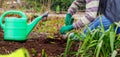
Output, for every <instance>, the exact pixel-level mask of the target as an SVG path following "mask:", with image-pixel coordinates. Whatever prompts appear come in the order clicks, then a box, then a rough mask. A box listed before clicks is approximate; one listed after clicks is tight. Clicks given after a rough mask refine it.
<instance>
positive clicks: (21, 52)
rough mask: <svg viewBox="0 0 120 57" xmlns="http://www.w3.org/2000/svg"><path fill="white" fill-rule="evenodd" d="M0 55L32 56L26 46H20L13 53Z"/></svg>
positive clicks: (12, 56) (0, 56) (11, 56)
mask: <svg viewBox="0 0 120 57" xmlns="http://www.w3.org/2000/svg"><path fill="white" fill-rule="evenodd" d="M0 57H30V55H29V52H28V51H27V50H26V49H25V48H20V49H17V50H16V51H14V52H13V53H11V54H7V55H0Z"/></svg>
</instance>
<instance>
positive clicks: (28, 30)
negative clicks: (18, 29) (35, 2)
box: [27, 12, 48, 36]
mask: <svg viewBox="0 0 120 57" xmlns="http://www.w3.org/2000/svg"><path fill="white" fill-rule="evenodd" d="M47 16H48V12H45V13H44V14H42V15H41V16H38V17H37V18H35V19H34V20H33V21H32V22H31V23H29V24H28V27H27V36H28V35H29V33H30V32H31V31H32V29H33V28H34V27H35V26H36V24H37V23H38V22H39V21H40V20H41V19H42V18H44V17H47Z"/></svg>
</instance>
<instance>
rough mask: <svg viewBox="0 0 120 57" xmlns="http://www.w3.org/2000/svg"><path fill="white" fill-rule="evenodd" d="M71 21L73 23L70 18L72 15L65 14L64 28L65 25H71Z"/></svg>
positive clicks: (72, 19)
mask: <svg viewBox="0 0 120 57" xmlns="http://www.w3.org/2000/svg"><path fill="white" fill-rule="evenodd" d="M73 21H74V18H72V15H71V14H69V13H67V14H66V18H65V25H66V26H67V25H72V23H73Z"/></svg>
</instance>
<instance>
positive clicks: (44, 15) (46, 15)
mask: <svg viewBox="0 0 120 57" xmlns="http://www.w3.org/2000/svg"><path fill="white" fill-rule="evenodd" d="M48 13H49V12H45V13H43V14H42V15H41V16H42V18H44V17H48Z"/></svg>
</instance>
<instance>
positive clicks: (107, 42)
mask: <svg viewBox="0 0 120 57" xmlns="http://www.w3.org/2000/svg"><path fill="white" fill-rule="evenodd" d="M101 24H102V23H101ZM114 26H115V25H114V24H112V25H111V26H110V28H109V29H108V30H107V31H104V27H103V25H101V27H98V28H96V29H95V30H92V31H91V30H90V28H89V27H87V28H88V32H87V33H86V34H84V33H82V34H84V35H86V37H85V38H84V40H79V41H81V42H82V44H80V45H79V46H80V47H79V48H78V51H75V52H76V53H75V54H74V56H76V57H115V56H117V55H118V54H117V53H118V49H119V48H120V34H116V31H117V28H118V27H117V28H116V29H115V30H114ZM81 38H82V37H80V35H79V39H81ZM67 41H68V42H67V46H66V50H65V53H64V57H67V55H69V54H70V52H69V49H70V48H71V47H70V46H71V45H72V43H73V42H74V41H73V40H70V39H68V40H67ZM72 52H74V51H72Z"/></svg>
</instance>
